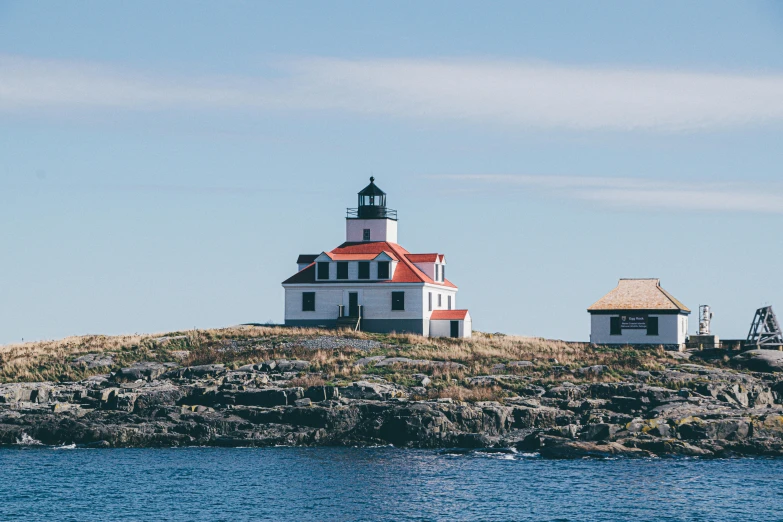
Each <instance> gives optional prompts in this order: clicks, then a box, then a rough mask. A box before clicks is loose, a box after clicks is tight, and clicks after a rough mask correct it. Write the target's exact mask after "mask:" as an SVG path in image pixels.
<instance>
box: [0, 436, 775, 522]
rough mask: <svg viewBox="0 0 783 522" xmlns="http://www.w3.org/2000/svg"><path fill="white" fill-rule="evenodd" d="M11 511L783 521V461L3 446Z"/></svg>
mask: <svg viewBox="0 0 783 522" xmlns="http://www.w3.org/2000/svg"><path fill="white" fill-rule="evenodd" d="M0 520H2V521H7V520H25V521H39V520H41V521H43V520H45V521H55V520H57V521H59V520H64V521H70V520H72V521H91V520H107V521H125V520H154V521H157V520H161V521H162V520H166V521H193V520H215V521H223V520H225V521H245V520H248V521H250V520H253V521H255V520H296V521H310V520H312V521H327V520H339V521H351V520H389V521H403V520H417V521H418V520H498V521H507V520H508V521H511V520H536V521H539V520H541V521H547V520H549V521H567V520H574V521H575V520H601V521H603V520H638V521H645V520H650V521H653V520H654V521H662V520H688V521H692V520H704V521H721V520H727V521H728V520H731V521H734V520H751V521H767V520H783V460H774V459H741V460H697V459H650V460H622V459H620V460H603V461H598V460H577V461H548V460H543V459H540V458H538V457H535V456H531V455H522V454H495V453H481V452H474V453H469V454H448V453H443V452H439V451H424V450H401V449H396V448H265V449H254V448H247V449H241V448H240V449H220V448H187V449H118V450H103V449H100V450H99V449H75V448H70V449H53V448H45V447H26V448H3V449H0Z"/></svg>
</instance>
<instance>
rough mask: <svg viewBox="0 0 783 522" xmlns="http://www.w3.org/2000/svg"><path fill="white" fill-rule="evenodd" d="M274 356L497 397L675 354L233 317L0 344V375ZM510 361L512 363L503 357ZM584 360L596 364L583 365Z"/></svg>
mask: <svg viewBox="0 0 783 522" xmlns="http://www.w3.org/2000/svg"><path fill="white" fill-rule="evenodd" d="M381 356H385V357H386V358H390V357H396V358H407V359H410V361H406V360H401V361H399V362H396V363H394V364H388V365H385V366H376V364H375V363H376V362H377V359H371V358H373V357H381ZM284 358H287V359H297V360H306V361H309V362H310V370H309V373H308V374H306V375H305V374H302V376H301V379H303V380H306V381H307V382H305V383H304V384H307V383H309V382H316V381H317V382H334V383H340V382H350V381H352V380H356V379H358V378H359V376H360V375H364V376H367V375H370V376H372V375H377V376H379V377H383V378H384V379H385V380H387V381H390V382H396V383H399V384H405V385H407V386H413V385H415V384H416V382H418V381H420V380H421V379H422V378H423V377H422V376H423V375H426V376H427V377H428V378H429V379H431V380H432V384H431V385H430V387H429V391H428V393H429V394H430V395H434V396H442V397H446V396H449V397H454V398H459V399H464V400H488V399H497V398H502V397H503V396H504V395H506V394H509V393H513V392H514V391H515V390H514V388H515V387H516V386H526V385H529V384H530V383H531V382H533V383H537V384H542V385H545V384H548V383H552V382H556V381H559V380H564V379H565V380H569V381H571V382H589V381H607V382H611V381H620V380H623V378H624V376H626V375H628V374H630V373H632V372H633V371H635V370H661V369H664V368H665V367H667V366H671V365H672V364H676V363H677V362H678V361H677V360H676V359H674V358H673V355H672V354H671V353H669V352H665V351H664V350H663V349H658V350H651V349H633V348H623V349H614V348H611V349H610V348H603V347H593V346H590V345H586V344H578V343H565V342H561V341H551V340H544V339H538V338H529V337H514V336H506V335H502V334H492V335H490V334H484V333H478V332H477V333H474V337H473V338H472V339H449V338H442V339H431V338H426V337H421V336H416V335H397V334H371V333H363V332H344V331H343V332H337V331H334V330H320V329H314V328H285V327H270V326H237V327H231V328H223V329H212V330H192V331H186V332H168V333H161V334H148V335H121V336H103V335H86V336H81V337H69V338H66V339H62V340H57V341H41V342H32V343H23V344H12V345H5V346H0V382H39V381H61V382H64V381H78V380H82V379H85V378H87V377H90V376H92V375H97V374H105V373H108V372H110V371H116V370H118V369H120V368H123V367H127V366H129V365H131V364H132V363H135V362H141V361H155V362H173V363H177V364H179V365H182V366H194V365H202V364H225V365H226V366H227V367H228V368H229V369H235V368H238V367H240V366H242V365H245V364H250V363H258V362H262V361H264V360H269V359H284ZM519 361H527V362H523V363H519ZM357 362H358V363H359V364H357ZM387 362H388V361H387ZM440 362H449V363H457V364H446V365H443V364H438V363H440ZM513 362H517V364H509V363H513ZM593 366H605V368H603V367H601V368H598V369H597V370H596V371H591V370H589V369H588V367H593ZM580 369H583V371H579V370H580ZM575 370H576V371H575ZM497 374H502V375H506V376H514V375H519V376H520V377H521V376H524V377H526V378H525V379H518V380H515V379H513V377H512V378H506V379H503V380H497V382H496V383H495V385H493V386H486V382H485V383H484V385H483V386H474V385H473V384H475V380H471V379H472V378H475V377H478V376H487V375H497ZM301 384H302V383H300V385H301Z"/></svg>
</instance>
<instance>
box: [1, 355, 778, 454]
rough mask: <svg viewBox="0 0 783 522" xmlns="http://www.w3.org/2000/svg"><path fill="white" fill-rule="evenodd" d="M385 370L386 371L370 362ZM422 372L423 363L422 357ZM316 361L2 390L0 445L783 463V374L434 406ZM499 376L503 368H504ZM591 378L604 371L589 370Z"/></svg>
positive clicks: (132, 369) (691, 370)
mask: <svg viewBox="0 0 783 522" xmlns="http://www.w3.org/2000/svg"><path fill="white" fill-rule="evenodd" d="M375 362H377V361H375ZM419 362H420V361H419ZM309 368H310V362H308V361H304V360H285V359H284V360H268V361H265V362H262V363H259V364H252V365H246V366H243V367H241V368H238V369H236V370H230V369H228V368H226V367H225V366H223V365H221V364H211V365H201V366H190V367H179V366H177V364H175V363H156V362H141V363H136V364H133V365H131V366H129V367H127V368H122V369H119V370H117V371H115V372H112V373H109V374H103V375H96V376H93V377H90V378H88V379H86V380H84V381H81V382H64V383H52V382H46V383H12V384H2V385H0V444H2V445H14V444H17V443H20V442H22V441H24V440H33V439H34V440H37V441H40V442H41V443H42V444H46V445H70V444H75V445H77V446H85V447H98V448H120V447H178V446H226V447H234V446H277V445H285V446H369V445H388V444H393V445H394V446H398V447H410V448H463V449H471V448H474V449H475V448H493V449H495V450H497V451H515V450H516V451H524V452H540V454H541V456H542V457H545V458H583V457H598V458H602V457H617V456H625V457H652V456H672V455H683V456H694V457H705V458H710V457H736V456H749V455H754V456H757V455H765V456H783V375H780V374H777V373H749V372H740V371H735V370H731V369H724V368H715V367H710V366H703V365H699V364H687V363H686V364H679V365H675V366H673V367H671V368H667V369H665V370H662V371H636V372H634V373H633V376H630V377H628V378H627V379H626V380H625V382H590V383H585V384H572V383H570V382H569V381H568V380H567V378H568V376H567V375H566V376H561V377H560V380H559V381H553V382H552V383H551V384H548V385H540V384H535V383H533V382H532V381H531V382H530V383H529V384H528V383H526V382H525V379H526V377H525V376H520V375H519V374H497V375H484V376H479V377H474V378H472V384H473V385H477V386H480V385H482V384H487V385H489V384H492V383H502V382H508V380H515V381H517V382H516V384H518V386H517V388H516V390H517V396H513V397H508V398H505V399H503V401H502V402H494V401H487V402H473V403H470V402H460V401H457V400H453V399H450V398H441V399H427V398H426V396H427V394H426V391H427V385H428V384H429V381H430V380H429V378H428V377H427V376H426V375H423V374H417V375H415V377H416V379H417V380H418V381H419V382H417V383H416V384H417V385H416V386H403V385H400V384H393V383H390V382H387V381H386V380H384V379H383V378H381V377H378V376H374V375H371V374H365V375H358V376H357V377H358V378H357V379H356V380H355V381H354V382H351V383H349V384H345V385H335V386H328V385H314V386H301V385H297V384H299V383H301V382H306V379H305V378H306V377H307V376H308V375H309ZM498 369H500V368H498ZM584 372H598V373H600V372H601V368H593V369H590V368H587V369H583V373H584Z"/></svg>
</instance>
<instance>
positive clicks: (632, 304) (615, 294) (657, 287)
mask: <svg viewBox="0 0 783 522" xmlns="http://www.w3.org/2000/svg"><path fill="white" fill-rule="evenodd" d="M603 310H679V311H682V312H690V310H689V309H688V307H687V306H685V305H684V304H682V303H681V302H680V301H678V300H677V299H675V298H674V296H672V295H671V294H670V293H669V292H667V291H666V290H664V289H663V288H661V282H660V280H659V279H620V282H619V283H618V284H617V288H615V289H614V290H612V291H611V292H609V293H608V294H606V295H605V296H603V297H602V298H601V299H599V300H598V301H597V302H596V303H595V304H593V306H591V307H590V308H588V309H587V311H588V312H596V311H603Z"/></svg>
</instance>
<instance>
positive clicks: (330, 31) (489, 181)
mask: <svg viewBox="0 0 783 522" xmlns="http://www.w3.org/2000/svg"><path fill="white" fill-rule="evenodd" d="M781 49H783V3H780V2H723V1H717V0H711V1H708V2H697V1H691V2H679V1H672V2H660V1H659V2H590V3H587V2H577V1H572V2H557V1H550V2H492V3H489V4H487V3H486V2H475V3H464V2H453V1H449V2H394V3H391V2H389V3H383V4H382V3H372V4H369V3H366V2H330V3H327V2H309V3H308V2H297V3H294V2H222V3H219V4H218V3H209V2H173V1H172V2H165V3H161V2H132V3H131V2H124V3H120V2H115V3H108V2H98V1H95V2H78V1H74V2H68V3H65V2H8V1H0V245H1V246H2V252H3V255H2V256H0V343H10V342H16V341H20V340H21V339H22V338H24V339H25V340H33V339H44V338H59V337H64V336H67V335H75V334H87V333H105V334H115V333H132V332H151V331H165V330H176V329H185V328H193V327H213V326H227V325H232V324H237V323H242V322H250V321H254V322H265V321H276V322H277V321H281V320H282V309H283V307H282V305H283V291H282V289H281V287H280V282H281V281H282V280H283V279H285V278H286V277H288V276H289V275H291V274H292V273H293V271H295V268H296V265H295V260H296V256H297V255H298V254H300V253H318V252H320V251H323V250H329V249H331V248H333V247H335V246H337V245H338V244H339V243H340V242H341V241H342V239H343V236H344V223H343V219H344V210H345V208H346V207H348V206H352V205H353V204H354V202H355V193H356V192H357V191H358V190H360V189H361V188H362V187H364V185H366V183H367V178H368V177H369V176H370V175H371V174H373V175H374V176H375V177H376V178H377V182H378V185H379V186H381V187H382V188H383V189H384V190H385V191H386V192H387V193H388V195H389V205H390V206H391V207H393V208H396V209H397V210H398V211H399V215H400V243H401V244H402V245H403V246H405V247H406V248H407V249H408V250H411V251H420V252H431V251H438V252H442V253H445V254H446V255H447V259H448V262H449V277H450V279H452V280H453V281H454V282H455V283H456V284H457V285H459V287H460V297H459V304H460V306H465V307H469V308H470V309H471V315H472V316H473V318H474V326H475V327H476V328H477V329H480V330H483V331H503V332H508V333H516V334H523V335H535V336H545V337H551V338H561V339H568V340H586V339H587V338H588V335H589V319H588V315H587V313H586V311H585V309H586V308H587V307H588V306H589V305H590V304H592V303H593V302H594V301H596V300H597V299H598V298H600V297H601V296H602V295H603V294H604V293H606V292H608V291H609V290H611V289H612V288H613V287H614V286H615V284H616V283H617V279H618V278H620V277H660V278H661V280H662V284H663V285H664V287H665V288H667V289H668V290H669V291H670V292H671V293H673V294H674V295H675V296H677V297H678V298H679V299H681V300H682V301H684V302H685V303H686V304H687V305H688V306H690V307H691V308H692V309H693V310H696V308H697V307H698V305H699V304H705V303H706V304H710V305H712V306H713V308H714V311H715V314H716V316H715V322H714V329H715V330H716V333H718V334H720V335H721V336H723V337H744V336H745V335H746V334H747V329H748V326H749V324H750V321H751V319H752V317H753V313H754V311H755V309H756V308H757V307H758V306H761V305H764V304H772V305H778V306H779V307H781V312H783V282H782V281H783V280H782V279H781V273H782V272H781V262H780V259H783V241H781V230H783V227H782V226H783V179H782V178H781V165H783V147H781V146H780V142H781V138H783V133H782V132H781V131H783V53H781V52H780V51H781ZM695 323H696V321H695V317H694V318H693V320H692V329H693V327H695Z"/></svg>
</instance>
